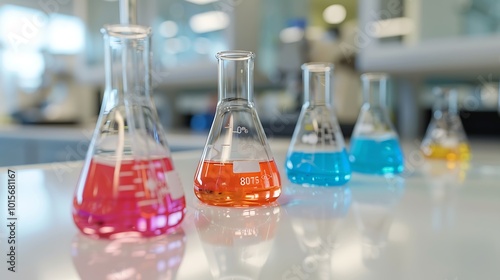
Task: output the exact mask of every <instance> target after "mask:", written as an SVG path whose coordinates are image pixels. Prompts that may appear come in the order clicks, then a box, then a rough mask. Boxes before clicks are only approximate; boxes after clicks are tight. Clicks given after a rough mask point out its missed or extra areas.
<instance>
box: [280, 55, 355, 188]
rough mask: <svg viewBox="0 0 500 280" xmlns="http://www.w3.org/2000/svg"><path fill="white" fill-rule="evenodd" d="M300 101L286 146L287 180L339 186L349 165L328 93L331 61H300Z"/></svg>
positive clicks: (347, 175)
mask: <svg viewBox="0 0 500 280" xmlns="http://www.w3.org/2000/svg"><path fill="white" fill-rule="evenodd" d="M302 71H303V81H304V105H303V106H302V110H301V113H300V116H299V119H298V122H297V125H296V126H295V131H294V133H293V137H292V141H291V143H290V146H289V148H288V153H287V160H286V172H287V176H288V179H289V180H290V182H292V183H295V184H300V185H306V186H339V185H344V184H345V183H347V182H348V181H349V180H350V179H351V167H350V164H349V158H348V155H347V151H346V149H345V143H344V137H343V135H342V132H341V130H340V127H339V124H338V121H337V118H336V116H335V112H334V111H333V108H332V105H331V102H330V96H331V90H332V88H331V86H332V83H331V82H332V73H333V65H332V64H330V63H306V64H303V65H302Z"/></svg>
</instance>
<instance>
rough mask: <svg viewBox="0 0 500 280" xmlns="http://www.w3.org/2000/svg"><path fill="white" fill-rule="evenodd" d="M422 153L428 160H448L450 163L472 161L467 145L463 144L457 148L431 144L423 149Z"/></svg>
mask: <svg viewBox="0 0 500 280" xmlns="http://www.w3.org/2000/svg"><path fill="white" fill-rule="evenodd" d="M422 151H423V153H424V154H425V155H426V156H427V157H428V158H432V159H446V160H449V161H456V160H457V161H458V160H469V159H470V149H469V145H467V144H466V143H461V144H459V145H457V146H456V147H445V146H442V145H437V144H431V145H429V146H428V147H425V148H423V149H422Z"/></svg>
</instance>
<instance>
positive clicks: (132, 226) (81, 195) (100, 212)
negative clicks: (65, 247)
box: [73, 158, 186, 238]
mask: <svg viewBox="0 0 500 280" xmlns="http://www.w3.org/2000/svg"><path fill="white" fill-rule="evenodd" d="M119 168H120V169H119V170H118V172H117V175H119V176H118V178H119V179H118V181H117V182H116V183H117V184H115V182H114V181H115V176H114V175H115V166H113V165H109V164H106V163H100V162H97V161H95V160H92V161H91V163H90V166H89V171H88V174H82V175H81V176H87V179H86V182H85V185H84V186H83V190H81V191H80V192H79V191H77V193H76V195H75V197H74V200H73V220H74V221H75V224H76V225H77V227H78V228H79V229H80V231H82V232H83V233H85V234H88V235H91V236H96V237H101V238H115V237H117V236H119V235H120V234H124V233H127V234H130V233H132V234H133V235H134V236H143V237H150V236H156V235H160V234H163V233H167V232H170V231H173V230H175V228H176V226H177V225H178V224H179V223H180V222H181V221H182V219H183V217H184V211H185V206H186V203H185V198H184V195H183V194H182V195H179V194H178V192H177V194H176V197H172V195H171V193H170V192H169V189H170V190H172V189H173V188H174V187H176V188H179V187H180V186H177V185H176V186H174V181H173V180H172V181H169V182H172V185H171V186H169V185H167V172H169V171H172V170H173V166H172V163H171V161H170V159H169V158H163V159H154V160H148V161H146V160H140V161H133V160H124V161H122V163H121V165H119ZM151 182H155V183H154V184H151Z"/></svg>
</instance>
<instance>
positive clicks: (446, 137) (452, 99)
mask: <svg viewBox="0 0 500 280" xmlns="http://www.w3.org/2000/svg"><path fill="white" fill-rule="evenodd" d="M434 93H435V94H436V98H437V99H436V102H435V103H434V108H433V110H432V111H433V112H432V119H431V122H430V123H429V126H428V127H427V132H426V133H425V137H424V140H423V141H422V145H421V150H422V152H423V153H424V154H425V155H426V156H427V157H429V158H434V159H446V160H449V161H454V160H468V159H469V158H470V152H469V144H468V141H467V136H466V135H465V131H464V127H463V126H462V121H461V120H460V116H459V115H458V109H457V92H456V91H455V90H452V89H443V88H436V89H435V90H434Z"/></svg>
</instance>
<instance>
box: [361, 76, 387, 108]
mask: <svg viewBox="0 0 500 280" xmlns="http://www.w3.org/2000/svg"><path fill="white" fill-rule="evenodd" d="M361 80H362V83H363V102H364V104H369V106H370V107H371V108H385V107H386V105H387V99H386V98H387V77H386V76H385V75H380V74H364V75H362V76H361Z"/></svg>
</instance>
